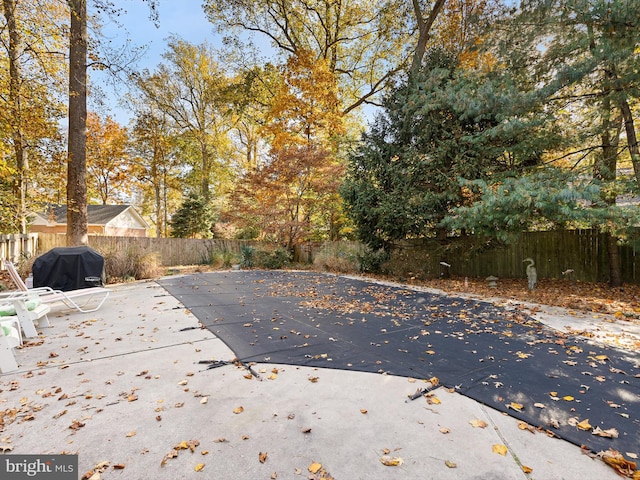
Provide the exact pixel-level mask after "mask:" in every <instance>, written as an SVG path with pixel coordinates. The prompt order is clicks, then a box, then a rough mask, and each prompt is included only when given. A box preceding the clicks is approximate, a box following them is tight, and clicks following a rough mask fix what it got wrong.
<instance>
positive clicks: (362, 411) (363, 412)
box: [360, 408, 368, 415]
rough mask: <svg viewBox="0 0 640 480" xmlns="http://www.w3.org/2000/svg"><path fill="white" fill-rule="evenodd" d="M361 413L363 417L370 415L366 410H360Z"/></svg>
mask: <svg viewBox="0 0 640 480" xmlns="http://www.w3.org/2000/svg"><path fill="white" fill-rule="evenodd" d="M360 413H361V414H363V415H366V414H367V413H368V411H367V409H365V408H361V409H360Z"/></svg>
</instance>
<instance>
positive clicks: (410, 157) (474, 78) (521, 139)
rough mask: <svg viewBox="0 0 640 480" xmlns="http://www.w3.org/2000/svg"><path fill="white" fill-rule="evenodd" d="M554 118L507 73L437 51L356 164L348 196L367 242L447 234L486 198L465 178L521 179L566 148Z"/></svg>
mask: <svg viewBox="0 0 640 480" xmlns="http://www.w3.org/2000/svg"><path fill="white" fill-rule="evenodd" d="M545 115H546V114H545V112H544V111H542V110H538V111H532V109H531V102H530V100H529V98H528V97H527V95H525V94H522V93H521V92H519V91H518V89H517V88H516V87H515V85H514V84H513V82H512V81H511V79H510V77H509V76H508V75H506V74H504V73H503V72H498V71H489V72H483V71H479V70H462V69H460V68H459V65H458V60H457V58H456V57H455V56H453V55H451V54H449V53H448V52H447V51H445V50H443V49H439V48H437V49H431V50H430V51H429V52H427V56H426V59H425V62H424V68H423V70H422V71H421V73H420V74H418V75H416V76H413V77H411V79H410V80H409V81H408V82H407V83H406V84H405V85H403V86H401V87H400V88H398V89H397V90H396V91H395V92H393V94H391V95H390V96H389V97H388V98H387V99H386V101H385V103H384V113H383V114H381V115H379V116H378V117H377V119H376V121H375V123H374V124H373V125H372V126H371V131H370V132H369V133H366V134H365V135H364V136H363V142H362V145H361V146H360V147H359V148H358V149H357V151H356V152H355V154H354V155H352V156H351V158H350V168H349V171H348V175H347V179H346V181H345V183H344V184H343V187H342V194H343V197H344V199H345V202H346V204H347V208H348V211H349V213H350V215H351V216H352V218H353V219H354V221H355V223H356V224H357V226H358V230H359V234H360V238H361V239H362V240H363V241H365V242H366V243H367V244H369V246H371V247H372V248H374V249H377V248H388V247H389V246H390V245H391V244H392V243H393V242H394V241H396V240H400V239H404V238H410V237H424V236H434V235H435V234H439V235H440V236H442V235H444V233H445V231H444V230H443V228H442V227H443V223H442V222H443V220H444V219H445V218H446V217H447V216H448V215H450V214H452V212H453V211H454V209H456V208H458V207H461V206H465V205H470V204H471V203H472V202H473V201H475V200H476V199H477V195H476V194H474V191H473V190H472V189H470V188H468V186H467V185H465V184H464V182H462V183H461V181H460V180H461V179H464V180H465V181H471V180H483V179H484V180H485V181H490V179H497V178H500V176H501V175H502V174H503V173H504V172H518V174H522V172H523V171H524V170H525V169H526V168H528V167H531V166H535V165H537V164H538V163H539V161H540V158H541V153H542V151H544V150H545V149H547V148H549V147H550V146H551V145H553V144H555V143H557V142H558V137H557V136H555V135H553V134H550V133H549V132H548V131H546V130H545V129H544V128H542V126H543V125H544V124H545V119H544V117H545ZM470 227H471V226H470Z"/></svg>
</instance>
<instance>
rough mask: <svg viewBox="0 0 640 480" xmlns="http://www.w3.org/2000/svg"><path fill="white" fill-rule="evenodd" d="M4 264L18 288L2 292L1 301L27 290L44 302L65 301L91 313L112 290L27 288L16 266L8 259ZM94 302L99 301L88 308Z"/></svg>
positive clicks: (76, 308)
mask: <svg viewBox="0 0 640 480" xmlns="http://www.w3.org/2000/svg"><path fill="white" fill-rule="evenodd" d="M4 264H5V267H6V269H7V271H8V272H9V275H10V276H11V280H13V283H15V285H16V287H18V290H17V291H15V292H9V293H0V301H2V300H11V298H13V297H20V296H21V295H24V294H25V292H26V293H28V294H35V295H37V296H38V298H39V299H40V301H41V302H42V303H43V304H46V305H48V304H52V303H64V304H65V305H66V306H67V307H68V308H72V309H75V310H78V311H79V312H82V313H89V312H95V311H96V310H98V309H99V308H100V307H101V306H102V304H103V303H104V302H105V300H106V299H107V297H108V296H109V293H110V291H109V290H108V289H107V288H104V287H89V288H79V289H77V290H71V291H67V292H63V291H62V290H54V289H53V288H51V287H36V288H27V285H26V284H25V283H24V281H23V280H22V278H21V277H20V275H19V274H18V271H17V270H16V268H15V266H14V265H13V264H12V263H11V262H7V261H5V262H4ZM94 302H97V305H95V304H94V306H93V307H92V308H87V305H89V304H91V303H94Z"/></svg>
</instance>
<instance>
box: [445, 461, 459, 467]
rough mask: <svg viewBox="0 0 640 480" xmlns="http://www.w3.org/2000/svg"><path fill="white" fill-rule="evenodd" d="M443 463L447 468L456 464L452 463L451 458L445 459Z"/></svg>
mask: <svg viewBox="0 0 640 480" xmlns="http://www.w3.org/2000/svg"><path fill="white" fill-rule="evenodd" d="M444 464H445V465H446V466H447V467H448V468H456V467H457V466H458V465H456V464H455V463H453V462H452V461H451V460H445V461H444Z"/></svg>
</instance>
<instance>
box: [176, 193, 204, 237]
mask: <svg viewBox="0 0 640 480" xmlns="http://www.w3.org/2000/svg"><path fill="white" fill-rule="evenodd" d="M169 225H170V226H171V236H172V237H178V238H196V237H201V238H211V236H212V231H211V229H212V227H213V213H212V210H211V206H210V205H209V203H208V202H207V201H206V200H205V198H204V197H203V196H202V195H200V194H198V193H195V192H192V193H190V194H189V196H188V197H187V198H185V200H184V202H183V203H182V205H181V206H180V208H179V209H178V211H177V212H176V213H174V214H173V215H172V216H171V220H170V221H169Z"/></svg>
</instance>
